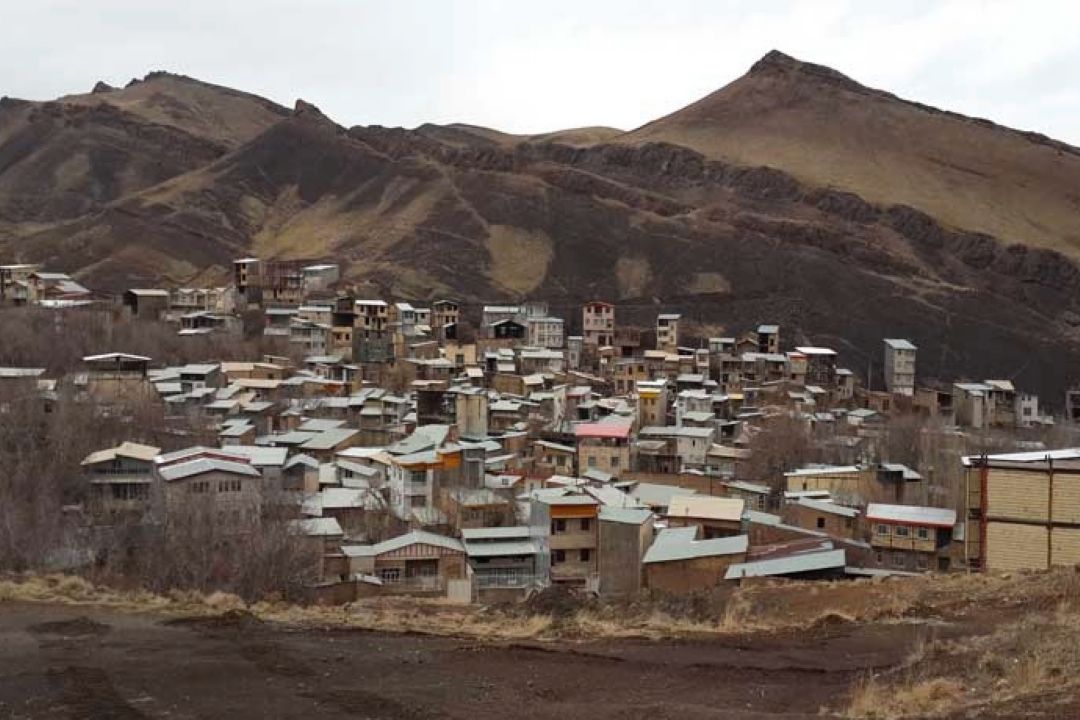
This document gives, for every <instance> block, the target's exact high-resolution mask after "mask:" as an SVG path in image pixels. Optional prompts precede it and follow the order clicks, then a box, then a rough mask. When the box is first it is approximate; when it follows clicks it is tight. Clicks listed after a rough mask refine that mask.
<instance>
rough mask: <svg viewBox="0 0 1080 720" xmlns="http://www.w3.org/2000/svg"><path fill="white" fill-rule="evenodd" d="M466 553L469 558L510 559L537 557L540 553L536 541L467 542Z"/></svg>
mask: <svg viewBox="0 0 1080 720" xmlns="http://www.w3.org/2000/svg"><path fill="white" fill-rule="evenodd" d="M465 552H466V553H468V555H469V557H510V556H514V555H536V554H537V553H538V552H540V547H539V544H538V543H537V542H536V540H534V539H532V538H530V539H528V540H507V541H502V542H470V541H468V540H466V541H465Z"/></svg>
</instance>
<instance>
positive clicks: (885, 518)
mask: <svg viewBox="0 0 1080 720" xmlns="http://www.w3.org/2000/svg"><path fill="white" fill-rule="evenodd" d="M866 519H867V520H870V521H873V522H883V523H890V524H905V525H927V526H930V527H947V528H951V527H952V526H953V525H955V524H956V511H955V510H952V509H950V508H935V507H923V506H921V505H886V504H883V503H870V504H869V505H867V506H866Z"/></svg>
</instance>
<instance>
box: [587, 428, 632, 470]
mask: <svg viewBox="0 0 1080 720" xmlns="http://www.w3.org/2000/svg"><path fill="white" fill-rule="evenodd" d="M630 427H631V426H630V423H629V422H615V421H600V422H594V423H580V424H578V425H575V426H574V437H575V438H576V439H577V453H578V464H577V466H578V471H579V472H583V471H585V470H590V469H596V470H603V471H604V472H606V473H611V474H612V475H615V476H618V474H619V473H620V472H622V471H623V470H628V469H629V468H630Z"/></svg>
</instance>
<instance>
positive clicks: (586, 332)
mask: <svg viewBox="0 0 1080 720" xmlns="http://www.w3.org/2000/svg"><path fill="white" fill-rule="evenodd" d="M581 323H582V335H583V339H584V342H585V343H586V344H588V345H592V346H594V347H604V346H609V345H611V344H612V343H613V342H614V340H615V306H614V305H612V304H611V303H606V302H600V301H599V300H596V301H593V302H590V303H587V304H586V305H585V307H584V308H582V311H581Z"/></svg>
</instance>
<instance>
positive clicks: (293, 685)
mask: <svg viewBox="0 0 1080 720" xmlns="http://www.w3.org/2000/svg"><path fill="white" fill-rule="evenodd" d="M931 631H932V632H935V633H938V634H939V635H942V634H945V635H949V634H967V633H969V632H971V628H965V627H961V626H955V625H944V626H942V625H939V626H935V627H934V628H933V629H931V628H930V627H928V626H926V625H924V624H920V623H918V622H903V623H893V624H876V625H861V624H856V623H847V622H821V623H816V624H814V625H813V626H812V627H810V628H808V629H804V630H801V631H799V632H781V633H768V634H753V635H740V636H726V637H722V638H715V637H710V638H707V639H685V640H678V641H674V640H673V641H665V642H653V641H646V640H609V641H590V642H574V643H569V642H559V643H539V642H526V643H520V642H519V643H505V642H504V643H489V642H482V641H478V640H476V639H465V638H452V637H435V636H427V635H420V634H415V633H408V634H406V633H402V634H392V633H378V632H370V631H362V630H351V629H342V628H335V629H314V628H301V627H295V626H289V625H281V624H276V623H270V622H261V621H258V620H257V619H254V618H251V617H249V616H246V615H244V614H243V613H228V614H225V615H222V616H219V617H214V618H208V619H207V618H201V619H194V618H193V619H183V620H179V621H178V620H176V619H168V618H161V617H155V616H153V615H148V614H130V613H124V612H121V611H116V610H108V609H97V608H88V607H72V606H62V605H61V606H54V605H44V604H41V605H39V604H17V603H5V604H2V605H0V718H95V719H99V718H119V719H123V720H127V719H129V718H131V719H135V718H161V717H169V718H218V717H229V718H258V719H259V720H262V719H264V718H313V717H319V718H324V717H325V718H367V719H369V720H419V719H420V718H436V719H451V718H461V719H462V720H464V719H466V718H468V719H469V720H483V719H485V718H506V717H508V716H510V717H513V718H515V720H527V719H529V718H619V719H620V720H632V719H635V718H642V719H644V718H648V719H649V720H658V719H663V718H679V720H693V719H695V718H771V717H784V718H799V717H802V718H811V717H820V716H821V715H820V712H821V709H822V708H826V707H829V708H836V707H841V706H843V704H844V697H845V694H846V693H847V691H848V689H849V687H850V686H851V683H852V682H853V681H854V680H855V679H856V678H858V677H860V676H862V675H863V674H864V673H866V672H868V671H870V672H873V671H878V670H882V669H885V668H888V667H891V666H893V665H895V664H897V663H899V662H901V661H902V660H903V658H904V657H905V656H906V655H907V654H908V653H909V652H910V651H911V648H912V647H913V646H914V644H915V643H917V642H918V641H919V640H920V638H922V637H925V635H926V634H927V633H928V632H931ZM1032 710H1034V711H1035V712H1034V716H1035V717H1039V716H1042V717H1060V713H1061V710H1062V706H1061V705H1060V704H1058V703H1051V702H1047V703H1046V706H1045V708H1037V709H1036V708H1032ZM1043 711H1044V714H1040V712H1043ZM1004 716H1009V715H1004ZM1029 716H1031V715H1029Z"/></svg>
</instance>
